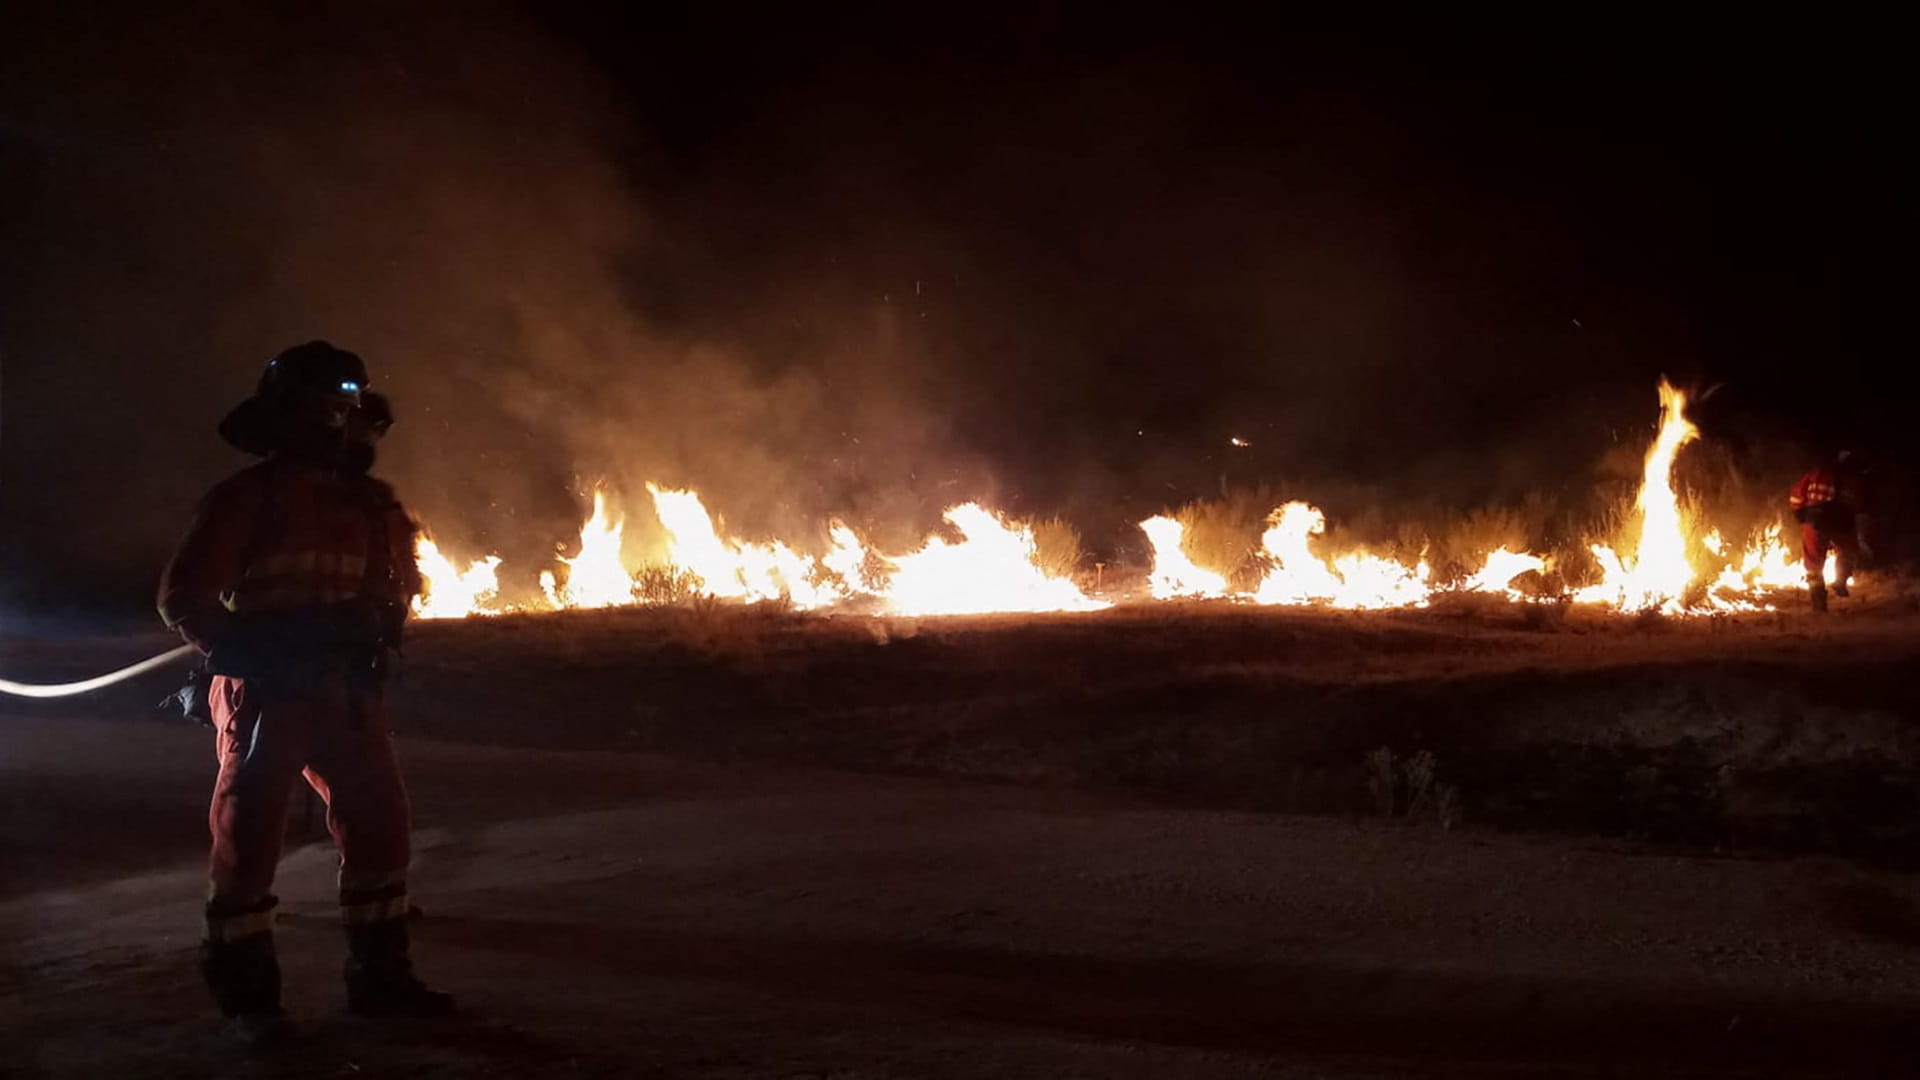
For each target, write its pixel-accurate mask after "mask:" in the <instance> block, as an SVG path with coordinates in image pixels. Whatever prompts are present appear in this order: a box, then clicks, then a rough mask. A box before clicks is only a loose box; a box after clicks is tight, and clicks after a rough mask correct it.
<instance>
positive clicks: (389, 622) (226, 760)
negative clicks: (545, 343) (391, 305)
mask: <svg viewBox="0 0 1920 1080" xmlns="http://www.w3.org/2000/svg"><path fill="white" fill-rule="evenodd" d="M367 382H368V379H367V371H366V367H365V365H364V364H363V363H362V362H361V360H360V358H359V357H358V356H356V355H354V354H353V353H350V352H347V351H345V350H343V349H338V348H335V347H334V346H332V345H329V344H327V343H326V342H322V341H315V342H309V343H307V344H305V345H299V346H296V347H294V348H291V349H288V350H286V351H285V352H282V353H281V354H279V355H278V356H276V357H274V358H273V360H272V362H270V363H269V364H268V365H267V369H266V372H265V374H264V375H262V376H261V379H260V383H259V387H258V389H257V391H256V392H255V394H254V395H253V396H252V397H250V398H248V399H247V400H246V401H244V402H242V403H241V404H240V405H239V406H238V407H236V408H235V409H234V410H233V411H232V412H230V413H229V414H228V415H227V417H226V419H225V420H223V421H222V422H221V425H220V433H221V435H222V436H223V437H224V438H226V440H227V441H228V442H230V443H232V444H233V445H234V446H236V447H239V448H240V449H242V450H245V451H247V452H248V453H252V454H256V455H259V456H261V457H264V458H265V459H266V460H264V461H262V462H260V463H259V464H256V465H253V466H251V467H250V468H247V469H244V470H242V471H241V472H239V473H237V474H235V475H234V476H232V477H230V478H228V479H227V480H225V481H224V482H222V483H221V484H219V485H218V486H216V487H215V488H214V489H213V490H212V491H211V492H210V493H209V494H208V495H207V496H206V498H205V499H204V500H202V502H201V504H200V508H199V511H198V514H197V516H196V517H195V519H194V522H193V525H192V528H191V529H190V530H189V532H188V534H187V537H186V540H185V541H184V542H183V543H182V545H181V547H180V549H179V551H178V552H177V553H176V554H175V555H174V557H173V560H172V562H171V563H170V564H169V565H168V567H167V569H166V572H165V574H164V575H163V576H162V578H161V583H160V598H159V606H160V614H161V616H162V617H163V618H164V619H165V620H166V622H167V625H168V626H169V627H171V628H173V629H175V630H177V631H179V632H180V633H181V635H182V636H183V637H185V638H186V640H187V641H189V642H190V643H192V644H194V645H196V646H198V647H199V648H200V649H201V650H202V651H203V652H205V653H206V654H207V661H206V668H207V670H208V671H210V672H211V673H212V675H213V678H212V682H211V687H210V690H209V697H210V702H209V706H210V708H209V709H208V711H209V712H210V713H211V718H212V722H213V725H214V728H215V732H216V737H217V752H218V755H219V761H220V771H219V776H218V778H217V779H216V780H215V781H214V790H213V801H212V807H211V809H210V811H209V814H208V817H209V824H210V826H211V830H212V833H213V850H212V856H211V858H210V860H209V877H210V879H211V881H210V884H209V889H208V894H207V906H206V927H205V929H206V933H205V939H204V941H203V943H202V947H201V973H202V975H203V976H204V977H205V979H206V982H207V985H208V987H209V989H211V990H212V992H213V997H214V1000H215V1001H216V1002H217V1003H218V1005H219V1007H220V1010H221V1012H222V1013H223V1014H225V1015H226V1016H227V1017H229V1018H232V1019H233V1021H234V1022H235V1026H236V1028H237V1029H238V1031H239V1033H240V1035H241V1036H242V1037H243V1038H245V1039H247V1040H248V1041H266V1040H270V1039H273V1038H276V1037H278V1036H281V1035H284V1034H285V1033H286V1030H287V1028H286V1021H285V1014H284V1013H283V1012H282V1010H281V1008H280V969H279V963H278V960H277V958H276V956H275V953H274V942H273V916H274V910H275V906H276V903H277V901H276V898H275V897H274V896H273V894H272V891H271V890H272V888H273V879H274V872H275V870H276V868H277V864H278V863H279V860H280V846H281V838H282V835H283V834H284V831H285V826H286V817H287V806H288V802H289V800H290V799H291V796H292V791H293V786H294V784H295V783H296V782H297V781H298V780H299V778H300V777H301V776H302V775H303V774H304V775H305V778H306V781H307V783H309V784H310V785H312V787H313V789H314V791H316V792H317V793H318V794H319V796H320V798H321V799H322V800H324V801H325V802H326V805H327V828H328V831H329V832H331V833H332V834H333V839H334V842H335V844H336V845H337V846H338V847H339V851H340V879H339V885H340V906H341V914H342V917H343V920H344V922H345V924H346V933H347V945H348V952H349V956H348V960H347V965H346V981H347V1001H348V1005H349V1007H350V1008H352V1009H353V1010H354V1011H355V1012H359V1013H362V1014H369V1015H387V1016H392V1015H403V1016H434V1015H441V1014H445V1013H447V1012H450V1011H451V1010H452V1007H453V999H452V998H451V997H450V996H449V995H447V994H443V993H439V992H436V991H433V990H430V989H428V988H427V987H426V986H425V985H423V984H422V983H421V982H420V980H419V979H417V978H416V977H415V976H414V974H413V968H412V964H411V961H410V960H409V958H408V934H407V920H406V915H407V912H408V902H407V868H408V863H409V861H410V859H411V838H410V832H411V829H412V823H411V816H410V809H409V806H408V801H407V793H406V788H405V786H404V784H403V783H402V781H401V777H400V769H399V764H398V762H397V760H396V759H395V757H394V752H393V746H392V744H391V742H390V741H389V739H388V734H387V720H386V712H385V706H384V703H383V696H382V684H383V682H384V676H385V673H386V668H387V663H388V659H389V654H390V651H391V650H392V649H394V648H395V647H396V646H397V645H398V642H399V636H400V630H401V627H402V625H403V623H404V622H405V619H406V614H407V607H408V604H409V603H410V602H411V600H412V598H413V596H414V595H415V594H417V593H418V592H419V589H420V579H419V572H418V569H417V568H416V567H415V565H414V560H413V540H414V526H413V523H412V521H411V519H410V518H409V517H408V515H407V513H406V511H405V510H404V509H402V507H401V505H400V503H399V500H398V499H397V498H396V497H395V495H394V492H393V489H392V488H390V487H388V486H387V485H386V484H385V483H382V482H381V481H379V480H375V479H373V478H372V477H370V476H368V475H367V471H368V470H369V469H370V468H371V467H372V465H373V460H374V447H375V444H376V443H377V442H378V441H379V439H380V437H381V436H382V435H383V434H385V432H386V430H387V428H388V426H390V425H391V424H392V422H393V417H392V413H391V411H390V410H389V409H388V406H387V403H386V401H385V399H384V398H380V397H378V396H377V395H373V394H371V393H368V392H367V390H366V387H367Z"/></svg>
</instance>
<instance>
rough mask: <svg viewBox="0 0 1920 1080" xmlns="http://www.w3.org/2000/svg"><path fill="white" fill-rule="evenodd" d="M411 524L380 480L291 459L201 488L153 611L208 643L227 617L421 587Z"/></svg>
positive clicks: (398, 594) (403, 595)
mask: <svg viewBox="0 0 1920 1080" xmlns="http://www.w3.org/2000/svg"><path fill="white" fill-rule="evenodd" d="M414 530H415V525H414V523H413V520H412V519H411V518H410V517H409V516H408V514H407V512H406V510H405V509H404V508H403V507H402V506H401V505H400V501H399V499H398V498H397V497H396V496H395V495H394V491H393V489H392V488H391V487H389V486H388V485H387V484H385V483H383V482H381V481H379V480H375V479H373V478H372V477H368V476H361V475H342V474H340V473H337V472H333V471H330V470H324V469H317V468H313V467H310V466H306V465H302V464H299V463H296V462H291V461H281V460H269V461H265V462H262V463H260V464H258V465H255V466H253V467H251V468H248V469H244V470H242V471H240V472H239V473H236V474H235V475H233V476H232V477H229V478H228V479H226V480H225V481H223V482H221V483H220V484H219V485H217V486H216V487H215V488H214V489H213V490H212V491H211V492H208V494H207V496H206V498H205V499H203V500H201V503H200V508H199V512H198V513H197V514H196V515H195V517H194V521H193V525H192V527H191V528H190V529H189V530H188V532H187V537H186V539H185V541H183V542H182V543H181V545H180V549H179V551H178V552H176V553H175V554H174V557H173V560H172V561H171V562H170V563H169V564H168V565H167V569H166V571H165V573H163V574H162V575H161V578H160V597H159V607H160V617H161V618H163V619H165V620H166V622H167V626H168V627H170V628H172V629H176V630H179V631H180V632H181V635H182V636H184V637H185V638H186V639H187V640H188V641H189V642H191V643H193V644H194V645H197V646H199V647H200V648H201V649H202V650H210V649H211V648H212V647H213V645H214V643H216V642H218V641H219V640H220V638H221V635H222V633H223V632H224V631H225V630H226V629H227V628H228V627H229V626H230V625H231V623H232V621H233V620H234V618H235V617H236V616H240V615H251V614H256V613H267V612H292V611H299V610H302V609H311V608H320V607H325V606H328V605H333V604H338V603H341V602H344V601H348V600H354V599H359V598H363V597H364V598H368V599H381V600H393V601H397V602H399V603H401V604H403V605H404V604H406V603H408V602H409V601H410V600H411V599H412V597H413V596H414V595H416V594H417V593H418V592H419V591H420V574H419V569H418V567H417V566H416V565H415V562H414V556H413V543H414Z"/></svg>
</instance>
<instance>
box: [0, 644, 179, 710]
mask: <svg viewBox="0 0 1920 1080" xmlns="http://www.w3.org/2000/svg"><path fill="white" fill-rule="evenodd" d="M199 651H200V650H198V649H196V648H194V647H193V646H191V645H182V646H180V647H179V648H177V649H171V650H168V651H167V652H163V653H161V654H160V655H159V656H149V657H148V658H146V659H145V660H142V661H140V662H139V663H137V664H128V665H127V666H126V667H123V668H121V669H120V670H119V671H111V672H108V673H107V674H105V675H99V676H96V677H94V678H91V679H82V680H80V681H79V682H70V683H48V684H44V685H43V684H37V683H20V682H14V681H13V680H11V679H0V694H8V695H11V696H13V697H24V698H61V697H73V696H75V695H76V694H90V693H92V692H93V691H95V690H99V689H101V688H102V687H107V686H112V685H113V684H114V683H117V682H125V681H126V680H128V679H131V678H133V677H134V676H135V675H142V674H145V673H146V672H149V671H152V670H153V669H154V668H157V667H165V666H166V665H168V664H171V663H173V662H174V661H176V660H184V659H186V658H187V657H189V656H192V655H195V654H197V653H198V652H199Z"/></svg>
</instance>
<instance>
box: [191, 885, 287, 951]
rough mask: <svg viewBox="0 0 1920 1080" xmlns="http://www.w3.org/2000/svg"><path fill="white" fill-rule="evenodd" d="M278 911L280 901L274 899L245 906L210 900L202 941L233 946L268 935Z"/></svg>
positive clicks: (268, 897) (266, 898) (266, 899)
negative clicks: (245, 939) (230, 943)
mask: <svg viewBox="0 0 1920 1080" xmlns="http://www.w3.org/2000/svg"><path fill="white" fill-rule="evenodd" d="M279 907H280V899H279V898H278V897H275V896H267V897H263V898H261V899H260V900H258V901H255V902H254V903H251V904H244V905H233V904H229V903H226V902H223V901H220V900H209V901H207V910H206V921H205V923H204V926H205V932H204V936H205V939H206V940H207V941H209V942H234V941H239V940H240V939H242V938H248V937H252V936H253V935H255V934H270V933H272V932H273V918H274V915H275V913H277V912H278V911H279Z"/></svg>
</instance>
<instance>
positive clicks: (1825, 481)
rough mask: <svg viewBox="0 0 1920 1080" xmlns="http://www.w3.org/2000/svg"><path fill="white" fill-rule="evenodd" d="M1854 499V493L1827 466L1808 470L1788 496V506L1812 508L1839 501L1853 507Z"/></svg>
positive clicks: (1797, 508)
mask: <svg viewBox="0 0 1920 1080" xmlns="http://www.w3.org/2000/svg"><path fill="white" fill-rule="evenodd" d="M1853 501H1854V493H1853V492H1852V491H1849V490H1848V489H1847V487H1846V486H1845V485H1844V484H1842V483H1841V481H1840V477H1839V476H1838V475H1837V474H1835V472H1834V471H1833V470H1832V469H1829V468H1827V467H1826V466H1820V467H1818V468H1814V469H1810V470H1808V472H1807V474H1806V475H1805V476H1802V477H1801V478H1800V482H1799V483H1797V484H1795V485H1793V493H1792V494H1790V495H1788V496H1787V506H1788V507H1789V508H1790V509H1794V510H1800V509H1812V508H1813V507H1816V506H1824V505H1826V504H1828V503H1838V504H1841V505H1843V506H1846V507H1847V508H1849V509H1852V508H1853V507H1852V504H1853Z"/></svg>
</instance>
